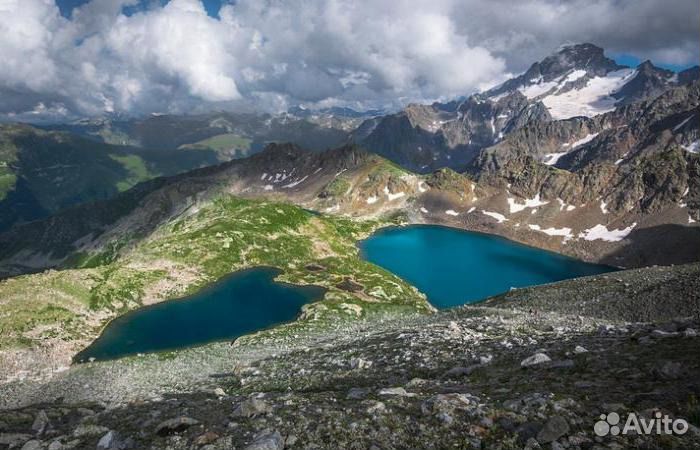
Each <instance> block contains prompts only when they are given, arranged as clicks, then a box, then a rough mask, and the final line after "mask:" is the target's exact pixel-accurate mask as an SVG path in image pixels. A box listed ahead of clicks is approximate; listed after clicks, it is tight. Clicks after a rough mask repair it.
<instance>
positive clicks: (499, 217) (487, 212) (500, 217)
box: [481, 210, 508, 223]
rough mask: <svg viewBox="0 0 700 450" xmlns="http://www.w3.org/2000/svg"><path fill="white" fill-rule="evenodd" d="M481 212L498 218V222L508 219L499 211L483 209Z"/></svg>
mask: <svg viewBox="0 0 700 450" xmlns="http://www.w3.org/2000/svg"><path fill="white" fill-rule="evenodd" d="M481 213H482V214H483V215H485V216H489V217H493V218H494V219H496V220H497V221H498V223H503V222H507V221H508V219H506V216H504V215H503V214H499V213H497V212H491V211H484V210H482V211H481Z"/></svg>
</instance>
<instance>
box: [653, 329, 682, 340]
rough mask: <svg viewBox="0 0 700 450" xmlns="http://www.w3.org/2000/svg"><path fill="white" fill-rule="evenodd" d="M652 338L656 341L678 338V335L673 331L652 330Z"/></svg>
mask: <svg viewBox="0 0 700 450" xmlns="http://www.w3.org/2000/svg"><path fill="white" fill-rule="evenodd" d="M651 335H652V337H655V338H657V339H664V338H672V337H678V336H680V333H678V332H675V331H670V332H669V331H664V330H654V331H652V332H651Z"/></svg>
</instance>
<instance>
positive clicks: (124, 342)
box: [74, 267, 326, 362]
mask: <svg viewBox="0 0 700 450" xmlns="http://www.w3.org/2000/svg"><path fill="white" fill-rule="evenodd" d="M280 273H281V271H280V270H277V269H272V268H268V267H260V268H255V269H250V270H243V271H240V272H236V273H234V274H232V275H230V276H228V277H226V278H224V279H223V280H221V281H220V282H218V283H216V284H213V285H211V286H209V287H207V288H205V289H203V290H201V291H199V292H198V293H196V294H194V295H191V296H189V297H184V298H181V299H176V300H172V301H167V302H163V303H158V304H155V305H151V306H146V307H144V308H140V309H138V310H136V311H132V312H130V313H127V314H125V315H123V316H121V317H118V318H116V319H114V320H113V321H112V322H110V323H109V325H107V327H106V328H105V329H104V331H103V332H102V335H101V336H100V337H99V338H98V339H97V340H95V342H93V343H92V344H91V345H90V346H89V347H88V348H86V349H85V350H83V351H82V352H80V353H78V354H77V355H76V356H75V358H74V360H75V361H76V362H83V361H88V360H89V359H90V358H95V359H96V360H105V359H114V358H118V357H121V356H126V355H133V354H137V353H147V352H154V351H162V350H171V349H177V348H184V347H190V346H193V345H199V344H204V343H207V342H212V341H219V340H224V339H233V338H236V337H238V336H241V335H244V334H248V333H251V332H254V331H258V330H261V329H264V328H267V327H270V326H272V325H277V324H280V323H283V322H289V321H292V320H294V319H295V318H296V317H297V315H298V314H299V312H300V311H301V307H302V306H303V305H304V304H306V303H309V302H311V301H314V300H317V299H320V298H321V297H323V294H324V293H325V291H326V290H325V289H324V288H322V287H318V286H296V285H291V284H286V283H277V282H275V281H274V278H275V277H276V276H277V275H279V274H280Z"/></svg>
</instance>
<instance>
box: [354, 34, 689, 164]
mask: <svg viewBox="0 0 700 450" xmlns="http://www.w3.org/2000/svg"><path fill="white" fill-rule="evenodd" d="M697 79H698V70H697V69H696V68H691V69H688V70H685V71H683V72H681V73H678V74H674V73H672V72H670V71H667V70H664V69H660V68H657V67H655V66H653V64H651V63H650V62H648V61H646V62H644V63H642V64H640V65H639V67H637V68H636V69H632V68H628V67H625V66H620V65H618V64H616V63H615V62H614V61H613V60H611V59H609V58H607V57H606V56H605V55H604V52H603V49H601V48H599V47H596V46H594V45H592V44H579V45H572V46H565V47H563V48H561V49H560V50H559V51H558V52H557V53H555V54H553V55H551V56H549V57H547V58H545V59H543V60H542V61H539V62H536V63H534V64H533V65H532V66H531V67H530V68H529V69H528V70H527V71H526V72H525V73H524V74H522V75H520V76H518V77H516V78H513V79H510V80H508V81H506V82H505V83H503V84H501V85H499V86H497V87H495V88H492V89H490V90H487V91H485V92H482V93H479V94H475V95H472V96H470V97H469V98H467V99H465V100H461V101H458V102H450V103H448V104H440V103H435V104H433V105H411V106H409V107H407V108H406V109H405V110H404V111H401V112H399V113H397V114H393V115H388V116H384V117H378V118H373V119H371V120H369V121H367V122H365V123H364V124H363V125H362V126H361V127H359V128H358V130H357V131H356V132H355V134H354V139H355V140H356V141H357V142H360V143H362V145H364V146H366V147H367V148H369V149H371V150H372V151H374V152H376V153H378V154H380V155H383V156H385V157H387V158H389V159H390V160H392V161H395V162H397V163H398V164H401V165H402V166H404V167H407V168H409V169H411V170H414V171H418V172H422V173H426V172H430V171H433V170H436V169H439V168H442V167H450V168H452V169H455V170H458V171H461V170H463V169H464V168H465V167H466V166H467V165H468V164H470V163H471V162H472V161H473V160H474V159H475V158H476V156H477V155H478V154H479V152H480V151H481V150H483V149H484V148H486V147H490V146H492V145H494V144H496V143H498V142H499V141H500V140H502V139H503V138H504V136H507V135H508V134H509V133H512V132H514V131H516V130H518V129H520V128H521V127H523V126H525V125H527V124H534V123H536V122H548V121H552V120H564V119H572V118H574V117H590V118H594V117H596V116H598V115H600V114H604V113H606V112H610V111H613V110H614V109H615V108H616V107H619V106H623V105H627V104H631V103H634V102H637V101H641V100H652V99H654V98H656V97H657V96H659V95H661V94H662V93H663V92H665V91H666V90H668V89H671V88H673V87H678V86H683V85H687V84H689V83H692V82H693V81H696V80H697Z"/></svg>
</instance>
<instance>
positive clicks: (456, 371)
mask: <svg viewBox="0 0 700 450" xmlns="http://www.w3.org/2000/svg"><path fill="white" fill-rule="evenodd" d="M479 367H481V365H479V364H474V365H471V366H468V367H453V368H451V369H450V370H448V371H447V372H445V374H444V375H443V377H444V378H458V377H466V376H468V375H471V373H472V372H474V370H475V369H478V368H479Z"/></svg>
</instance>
